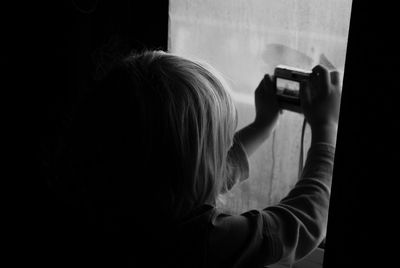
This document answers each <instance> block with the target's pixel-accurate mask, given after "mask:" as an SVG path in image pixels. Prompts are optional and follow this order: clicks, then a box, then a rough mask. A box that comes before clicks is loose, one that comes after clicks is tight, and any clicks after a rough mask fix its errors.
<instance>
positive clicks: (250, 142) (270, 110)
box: [235, 74, 281, 156]
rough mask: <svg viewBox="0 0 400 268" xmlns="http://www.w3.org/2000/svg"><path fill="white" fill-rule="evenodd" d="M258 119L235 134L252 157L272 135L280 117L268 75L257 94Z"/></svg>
mask: <svg viewBox="0 0 400 268" xmlns="http://www.w3.org/2000/svg"><path fill="white" fill-rule="evenodd" d="M254 97H255V106H256V117H255V119H254V121H253V122H252V123H250V124H249V125H247V126H245V127H244V128H242V129H241V130H239V131H238V132H236V134H235V139H236V140H237V141H239V142H240V143H241V144H242V145H243V148H244V150H245V151H246V153H247V155H248V156H250V155H251V154H252V153H253V152H254V151H255V150H256V149H257V148H258V147H259V146H260V145H261V144H262V143H263V142H264V141H265V140H266V139H267V138H268V137H269V136H270V134H271V133H272V131H273V130H274V128H275V126H276V124H277V122H278V119H279V115H280V111H281V110H280V108H279V103H278V100H277V98H276V95H275V93H274V85H273V82H272V79H271V77H270V76H269V75H268V74H267V75H265V76H264V78H263V79H262V80H261V82H260V84H259V85H258V87H257V89H256V91H255V94H254Z"/></svg>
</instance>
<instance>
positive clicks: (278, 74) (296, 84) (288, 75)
mask: <svg viewBox="0 0 400 268" xmlns="http://www.w3.org/2000/svg"><path fill="white" fill-rule="evenodd" d="M310 75H311V71H307V70H303V69H299V68H294V67H290V66H285V65H278V66H277V67H276V68H275V73H274V84H275V91H276V95H277V97H278V101H279V104H280V106H281V108H282V109H285V110H289V111H292V112H297V113H302V109H301V104H300V90H303V89H304V88H305V87H306V86H307V83H309V80H310Z"/></svg>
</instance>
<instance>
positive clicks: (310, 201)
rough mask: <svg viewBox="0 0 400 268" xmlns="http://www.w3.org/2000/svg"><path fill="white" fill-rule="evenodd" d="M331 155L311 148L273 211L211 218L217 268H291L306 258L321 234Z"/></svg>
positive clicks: (321, 146)
mask: <svg viewBox="0 0 400 268" xmlns="http://www.w3.org/2000/svg"><path fill="white" fill-rule="evenodd" d="M334 152H335V147H334V146H332V145H330V144H325V143H318V144H313V145H312V147H311V148H310V149H309V151H308V156H307V161H306V164H305V167H304V169H303V173H302V177H301V179H300V180H299V181H298V182H297V183H296V185H295V187H294V188H293V189H292V190H291V191H290V192H289V193H288V195H287V196H286V197H285V198H284V199H282V200H281V202H280V203H278V204H277V205H274V206H269V207H267V208H265V209H262V210H251V211H247V212H245V213H243V214H241V215H236V216H230V215H226V214H219V213H215V216H214V218H213V219H212V228H211V229H212V231H211V233H210V235H211V236H210V239H211V240H210V241H211V243H210V246H211V247H210V248H211V256H213V258H216V262H217V263H218V266H219V267H263V266H265V265H268V264H273V263H276V262H283V263H293V262H295V261H298V260H300V259H301V258H303V257H305V256H306V255H308V254H309V253H311V252H312V251H313V250H314V249H315V248H316V247H317V246H318V245H319V244H320V243H321V241H322V240H323V238H324V236H325V234H326V227H327V219H328V208H329V198H330V186H331V179H332V171H333V160H334ZM221 256H224V257H221Z"/></svg>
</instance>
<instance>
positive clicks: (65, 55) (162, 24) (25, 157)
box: [2, 0, 168, 264]
mask: <svg viewBox="0 0 400 268" xmlns="http://www.w3.org/2000/svg"><path fill="white" fill-rule="evenodd" d="M3 11H4V13H5V16H4V17H2V20H3V22H2V27H3V29H4V31H3V32H2V33H3V35H4V36H5V37H6V38H4V42H3V44H5V45H6V48H5V49H4V50H3V52H4V57H5V58H6V63H5V65H6V66H7V71H6V75H5V78H6V80H5V81H6V83H5V84H6V85H7V87H6V88H4V90H5V92H7V93H11V94H10V95H11V96H12V98H8V99H7V100H9V101H8V102H9V103H10V105H9V106H10V107H9V109H8V112H7V116H8V117H9V118H10V119H11V120H10V121H11V126H10V128H7V129H8V130H11V131H12V134H11V136H13V140H9V141H8V143H10V145H11V147H12V150H10V155H9V157H8V158H9V159H10V160H11V161H10V162H12V163H13V164H14V165H13V166H12V168H10V169H11V172H12V173H10V174H11V175H10V178H9V179H8V180H7V181H10V182H11V184H12V185H11V186H10V187H11V188H10V189H9V192H10V195H9V198H8V201H7V204H8V207H9V208H10V212H11V213H10V216H9V217H7V219H8V220H9V222H10V228H9V229H7V230H8V231H7V232H8V234H9V236H10V240H9V243H8V240H7V244H8V248H9V249H10V251H11V252H12V253H13V254H16V256H15V258H13V259H16V260H18V261H21V262H23V263H25V262H27V263H31V262H36V261H37V262H39V263H43V264H44V263H46V262H47V263H49V264H50V263H52V262H51V260H54V259H55V257H53V258H52V257H51V253H50V252H52V253H55V252H56V251H57V248H58V247H60V244H57V243H58V242H57V240H58V239H57V235H59V234H60V233H62V232H63V230H62V229H60V227H61V226H56V225H54V223H55V215H57V212H58V211H57V210H58V208H59V206H58V204H57V203H55V201H54V199H53V198H52V196H51V194H50V193H49V191H48V190H47V185H46V180H45V176H46V175H45V174H43V172H42V170H43V169H42V168H40V167H42V166H43V159H44V158H46V155H47V154H48V152H51V151H52V149H53V148H54V144H55V143H56V142H57V136H58V134H59V132H60V131H61V129H62V126H63V124H64V123H65V120H67V118H68V113H69V111H70V110H71V109H72V107H73V105H74V103H75V101H76V99H77V98H78V97H79V96H80V95H81V94H83V93H84V92H85V91H86V90H87V88H88V86H90V84H91V83H92V82H93V79H96V78H98V77H99V76H100V75H101V74H102V73H103V71H104V70H103V69H102V67H103V66H104V65H105V64H107V63H109V62H110V61H111V60H112V59H113V57H116V56H118V55H121V54H124V53H127V52H129V51H131V50H142V49H144V48H149V49H152V48H154V49H163V50H166V49H167V37H168V1H167V0H163V1H160V0H150V1H149V0H146V1H132V0H118V1H103V0H99V1H95V0H75V1H72V0H69V1H67V0H63V1H41V2H40V3H37V2H35V3H33V2H31V3H25V2H18V3H17V2H15V1H14V2H13V3H6V4H5V5H4V6H3ZM102 64H103V66H102ZM9 115H11V116H9ZM10 204H11V205H10ZM59 241H60V240H59ZM61 249H62V248H60V250H61ZM64 249H65V248H64Z"/></svg>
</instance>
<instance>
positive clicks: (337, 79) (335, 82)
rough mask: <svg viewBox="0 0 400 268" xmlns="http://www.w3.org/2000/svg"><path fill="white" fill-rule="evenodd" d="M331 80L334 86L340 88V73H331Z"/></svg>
mask: <svg viewBox="0 0 400 268" xmlns="http://www.w3.org/2000/svg"><path fill="white" fill-rule="evenodd" d="M330 76H331V77H330V78H331V83H332V85H335V86H338V85H339V84H340V73H339V72H338V71H336V70H335V71H331V72H330Z"/></svg>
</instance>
